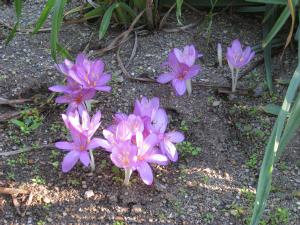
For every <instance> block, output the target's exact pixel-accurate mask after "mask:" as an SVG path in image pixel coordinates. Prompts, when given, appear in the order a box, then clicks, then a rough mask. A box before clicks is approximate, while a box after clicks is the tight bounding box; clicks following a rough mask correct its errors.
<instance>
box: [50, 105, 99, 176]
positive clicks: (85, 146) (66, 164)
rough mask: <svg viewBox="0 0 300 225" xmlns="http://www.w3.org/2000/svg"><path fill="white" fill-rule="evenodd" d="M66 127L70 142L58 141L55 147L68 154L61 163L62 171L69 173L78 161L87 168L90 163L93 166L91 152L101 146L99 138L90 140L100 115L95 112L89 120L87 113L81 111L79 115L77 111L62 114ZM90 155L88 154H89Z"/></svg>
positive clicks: (97, 126) (97, 125) (96, 127)
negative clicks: (70, 138)
mask: <svg viewBox="0 0 300 225" xmlns="http://www.w3.org/2000/svg"><path fill="white" fill-rule="evenodd" d="M62 118H63V120H64V122H65V125H66V127H67V128H68V130H69V131H70V134H71V137H72V140H73V141H72V142H67V141H60V142H56V143H55V146H56V147H57V148H59V149H62V150H64V151H69V153H68V154H67V155H66V156H65V157H64V160H63V162H62V171H63V172H69V171H70V170H71V169H72V168H73V167H74V166H75V164H76V163H77V161H78V160H80V161H81V162H82V164H83V165H84V166H89V164H90V162H91V164H92V167H93V166H94V158H93V155H92V153H91V151H92V150H93V149H95V148H97V147H99V146H101V145H102V140H101V139H100V138H92V137H93V135H94V133H95V132H96V131H97V129H98V128H99V126H100V118H101V113H100V112H97V113H96V114H95V115H94V116H93V117H92V119H90V117H89V115H88V113H87V111H85V110H84V111H82V114H81V115H79V113H78V112H77V111H75V112H69V113H68V114H67V115H65V114H62ZM89 153H90V154H89Z"/></svg>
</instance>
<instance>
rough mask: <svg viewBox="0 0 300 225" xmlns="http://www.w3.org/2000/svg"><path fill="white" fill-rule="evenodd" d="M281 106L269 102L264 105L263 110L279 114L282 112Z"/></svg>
mask: <svg viewBox="0 0 300 225" xmlns="http://www.w3.org/2000/svg"><path fill="white" fill-rule="evenodd" d="M280 109H281V107H280V106H279V105H275V104H272V103H271V104H268V105H265V106H263V107H262V110H263V111H265V112H266V113H269V114H272V115H275V116H278V114H279V112H280Z"/></svg>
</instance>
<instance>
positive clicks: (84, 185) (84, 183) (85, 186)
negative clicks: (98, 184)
mask: <svg viewBox="0 0 300 225" xmlns="http://www.w3.org/2000/svg"><path fill="white" fill-rule="evenodd" d="M81 184H82V188H84V189H86V188H87V185H86V182H85V181H82V183H81Z"/></svg>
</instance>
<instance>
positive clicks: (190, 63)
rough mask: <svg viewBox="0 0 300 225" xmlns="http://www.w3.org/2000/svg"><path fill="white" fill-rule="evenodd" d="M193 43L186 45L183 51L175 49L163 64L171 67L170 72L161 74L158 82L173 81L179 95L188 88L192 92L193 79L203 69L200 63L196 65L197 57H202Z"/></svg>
mask: <svg viewBox="0 0 300 225" xmlns="http://www.w3.org/2000/svg"><path fill="white" fill-rule="evenodd" d="M201 56H202V55H201V54H199V53H198V52H197V51H196V49H195V47H194V46H193V45H188V46H185V47H184V49H183V51H181V50H180V49H177V48H175V49H173V50H172V51H171V52H170V53H169V56H168V60H167V62H165V63H164V64H163V65H164V66H167V67H168V68H169V70H170V71H169V72H167V73H163V74H161V75H160V76H159V77H158V79H157V82H159V83H161V84H165V83H168V82H170V81H172V86H173V88H174V89H175V91H176V93H177V94H178V95H183V94H184V93H185V92H186V90H187V91H188V93H189V95H190V94H191V93H192V83H191V79H192V78H193V77H195V76H197V74H198V73H199V72H200V71H201V67H200V65H197V64H196V65H195V62H196V59H197V58H199V57H201Z"/></svg>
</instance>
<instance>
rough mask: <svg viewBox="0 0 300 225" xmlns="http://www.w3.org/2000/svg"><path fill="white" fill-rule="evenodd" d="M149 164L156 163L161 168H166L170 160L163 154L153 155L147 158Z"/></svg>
mask: <svg viewBox="0 0 300 225" xmlns="http://www.w3.org/2000/svg"><path fill="white" fill-rule="evenodd" d="M147 162H149V163H156V164H158V165H161V166H165V165H167V164H168V162H169V160H168V158H167V157H166V156H165V155H162V154H151V155H150V156H149V157H148V158H147Z"/></svg>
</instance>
